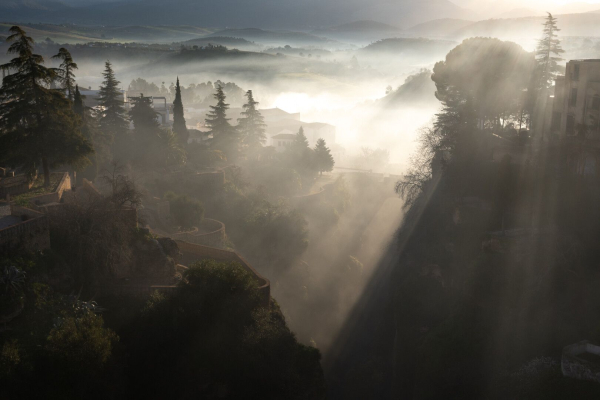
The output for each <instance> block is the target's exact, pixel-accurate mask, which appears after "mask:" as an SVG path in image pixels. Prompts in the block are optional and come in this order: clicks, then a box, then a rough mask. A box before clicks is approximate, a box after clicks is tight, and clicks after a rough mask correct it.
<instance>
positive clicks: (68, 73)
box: [52, 47, 78, 101]
mask: <svg viewBox="0 0 600 400" xmlns="http://www.w3.org/2000/svg"><path fill="white" fill-rule="evenodd" d="M52 58H54V59H57V60H60V61H61V64H60V66H59V67H58V68H57V69H56V74H57V77H58V81H59V82H60V84H61V85H62V87H63V88H64V90H65V93H66V95H67V97H68V98H69V100H71V101H73V96H74V94H75V73H74V72H73V70H75V69H78V67H77V63H75V61H73V57H71V53H70V52H69V50H67V49H65V48H64V47H61V48H60V49H59V50H58V54H56V55H55V56H53V57H52Z"/></svg>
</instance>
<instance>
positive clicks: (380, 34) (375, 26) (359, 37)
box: [312, 21, 402, 43]
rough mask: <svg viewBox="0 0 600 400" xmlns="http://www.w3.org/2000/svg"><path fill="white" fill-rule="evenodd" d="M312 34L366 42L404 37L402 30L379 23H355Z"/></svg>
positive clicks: (316, 31) (318, 30)
mask: <svg viewBox="0 0 600 400" xmlns="http://www.w3.org/2000/svg"><path fill="white" fill-rule="evenodd" d="M312 33H314V34H315V35H319V36H324V37H327V38H331V39H336V40H340V41H352V42H357V41H358V42H366V43H370V42H373V41H375V40H380V39H385V38H390V37H396V36H400V35H402V29H400V28H398V27H396V26H393V25H389V24H384V23H382V22H377V21H354V22H349V23H347V24H341V25H336V26H332V27H329V28H324V29H317V30H314V31H313V32H312Z"/></svg>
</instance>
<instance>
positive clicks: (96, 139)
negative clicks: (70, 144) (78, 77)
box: [73, 85, 106, 181]
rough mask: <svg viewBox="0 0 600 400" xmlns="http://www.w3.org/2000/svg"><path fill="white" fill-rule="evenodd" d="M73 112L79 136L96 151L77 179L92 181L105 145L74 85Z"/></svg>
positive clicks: (94, 120)
mask: <svg viewBox="0 0 600 400" xmlns="http://www.w3.org/2000/svg"><path fill="white" fill-rule="evenodd" d="M73 111H74V112H75V114H77V115H78V116H79V118H80V119H81V123H82V125H81V134H82V135H83V137H84V138H85V139H86V140H88V141H89V142H90V143H92V144H93V146H94V149H95V150H96V151H95V153H94V154H92V155H91V156H90V157H89V159H90V161H91V164H90V165H89V166H87V167H86V168H85V169H83V170H81V173H79V174H77V177H78V178H86V179H88V180H90V181H94V180H95V179H96V176H97V174H98V159H99V158H102V154H100V153H106V150H105V147H106V146H105V145H106V144H105V143H103V142H102V140H101V134H100V132H99V130H98V123H97V121H96V119H95V118H94V116H93V115H92V114H91V113H90V110H89V109H87V108H86V107H85V103H84V102H83V96H82V95H81V93H80V92H79V85H75V94H74V96H73ZM103 150H104V151H103Z"/></svg>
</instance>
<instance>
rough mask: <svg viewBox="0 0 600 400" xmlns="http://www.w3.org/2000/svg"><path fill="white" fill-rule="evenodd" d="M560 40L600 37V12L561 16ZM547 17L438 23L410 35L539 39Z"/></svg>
mask: <svg viewBox="0 0 600 400" xmlns="http://www.w3.org/2000/svg"><path fill="white" fill-rule="evenodd" d="M554 16H555V17H556V18H558V26H559V28H560V29H561V32H560V36H600V10H599V12H598V13H581V14H559V15H554ZM544 18H545V17H544V16H537V17H524V18H503V19H488V20H485V21H478V22H469V21H460V20H447V19H445V20H436V21H431V22H427V23H424V24H419V25H417V26H414V27H413V28H410V29H409V30H408V31H407V33H410V34H412V35H419V36H424V37H430V38H448V39H453V40H462V39H466V38H469V37H474V36H484V37H497V38H499V39H503V40H517V41H520V40H522V39H524V38H538V37H539V36H540V34H541V30H542V27H541V25H542V24H543V23H544Z"/></svg>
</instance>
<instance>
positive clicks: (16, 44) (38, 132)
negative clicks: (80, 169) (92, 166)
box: [0, 26, 93, 186]
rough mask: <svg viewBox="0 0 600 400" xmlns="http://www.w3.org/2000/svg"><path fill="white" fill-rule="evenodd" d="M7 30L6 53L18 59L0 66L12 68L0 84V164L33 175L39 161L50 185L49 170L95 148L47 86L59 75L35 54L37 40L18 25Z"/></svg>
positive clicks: (75, 160)
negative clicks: (8, 44)
mask: <svg viewBox="0 0 600 400" xmlns="http://www.w3.org/2000/svg"><path fill="white" fill-rule="evenodd" d="M9 31H10V33H11V35H10V36H9V37H8V38H7V41H8V42H11V43H12V44H11V45H10V47H9V48H8V54H15V55H16V57H15V58H13V59H12V60H11V61H10V62H8V63H7V64H4V65H0V69H2V70H3V71H7V72H9V73H10V72H12V74H9V75H7V76H6V77H5V78H4V79H3V84H2V88H0V162H4V163H7V164H8V165H13V166H20V167H22V168H23V169H24V170H25V171H26V173H27V174H28V175H29V177H30V178H33V176H35V175H36V174H37V170H38V168H39V166H40V163H41V166H42V169H43V173H44V185H45V186H48V185H49V184H50V169H51V168H53V167H55V166H58V165H64V164H71V165H74V166H77V165H81V164H82V163H86V162H88V160H87V156H88V155H89V154H91V153H92V152H93V148H92V145H91V143H90V142H89V141H87V140H86V139H85V138H84V137H83V136H82V135H81V131H80V126H81V121H80V119H79V118H78V117H77V116H76V115H75V113H74V112H73V110H72V108H71V102H70V101H69V100H68V99H67V98H66V97H65V95H64V94H63V93H62V92H61V91H58V90H52V89H48V86H49V85H50V83H51V82H52V81H53V80H55V79H56V73H55V71H53V70H52V69H50V68H46V67H45V66H44V65H43V63H44V59H43V57H42V56H40V55H38V54H34V53H33V39H32V38H31V37H28V36H27V35H26V33H25V32H24V31H23V30H22V29H21V28H19V27H18V26H13V27H12V28H10V30H9Z"/></svg>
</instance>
